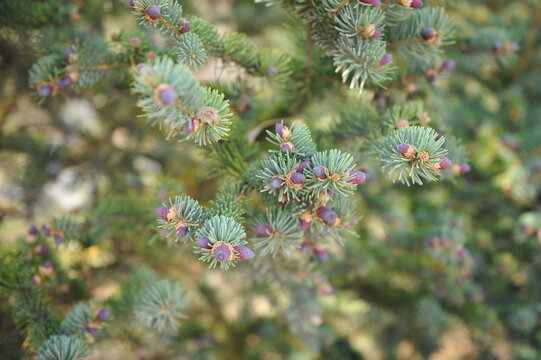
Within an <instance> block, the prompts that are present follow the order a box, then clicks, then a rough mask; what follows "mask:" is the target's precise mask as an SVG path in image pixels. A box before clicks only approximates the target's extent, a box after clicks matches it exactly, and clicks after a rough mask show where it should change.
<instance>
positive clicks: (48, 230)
mask: <svg viewBox="0 0 541 360" xmlns="http://www.w3.org/2000/svg"><path fill="white" fill-rule="evenodd" d="M41 230H42V231H43V233H44V234H45V236H51V228H49V227H48V226H47V225H41Z"/></svg>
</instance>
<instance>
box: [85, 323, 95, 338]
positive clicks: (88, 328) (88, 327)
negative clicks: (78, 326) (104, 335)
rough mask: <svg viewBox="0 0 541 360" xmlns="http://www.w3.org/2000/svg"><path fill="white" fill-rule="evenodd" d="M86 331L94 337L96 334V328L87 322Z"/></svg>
mask: <svg viewBox="0 0 541 360" xmlns="http://www.w3.org/2000/svg"><path fill="white" fill-rule="evenodd" d="M86 331H87V332H88V333H89V334H90V335H92V336H93V337H96V335H98V328H97V327H96V326H95V325H93V324H87V325H86Z"/></svg>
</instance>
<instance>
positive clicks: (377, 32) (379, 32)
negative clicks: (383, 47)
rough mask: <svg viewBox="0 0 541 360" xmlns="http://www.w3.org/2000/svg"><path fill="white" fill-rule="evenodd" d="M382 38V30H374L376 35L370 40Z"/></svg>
mask: <svg viewBox="0 0 541 360" xmlns="http://www.w3.org/2000/svg"><path fill="white" fill-rule="evenodd" d="M380 36H381V31H380V29H376V30H374V33H373V34H372V36H370V39H377V38H379V37H380Z"/></svg>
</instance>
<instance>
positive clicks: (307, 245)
mask: <svg viewBox="0 0 541 360" xmlns="http://www.w3.org/2000/svg"><path fill="white" fill-rule="evenodd" d="M310 249H312V245H311V244H310V243H309V242H308V241H305V242H303V243H302V245H301V252H303V253H307V252H308V251H310Z"/></svg>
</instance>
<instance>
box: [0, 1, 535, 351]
mask: <svg viewBox="0 0 541 360" xmlns="http://www.w3.org/2000/svg"><path fill="white" fill-rule="evenodd" d="M182 3H183V6H184V9H185V11H189V12H191V13H195V14H198V15H200V16H202V17H204V18H205V19H207V20H209V21H211V20H212V22H213V23H217V24H219V25H220V27H222V28H224V29H226V30H227V31H229V32H231V31H233V30H238V31H243V32H247V33H249V34H250V36H251V37H252V38H254V39H255V40H256V41H257V43H258V44H262V45H270V46H280V47H282V48H283V49H285V50H292V49H299V48H302V47H303V46H304V45H305V42H306V34H305V32H303V31H300V30H299V27H298V26H299V24H298V21H297V19H293V18H291V19H290V18H286V19H284V17H283V12H281V11H280V9H279V8H278V7H277V6H271V7H265V6H264V5H263V4H254V3H253V2H252V1H250V0H243V1H218V0H208V1H203V2H193V4H192V3H190V2H187V1H183V2H182ZM425 3H426V4H431V5H432V4H439V3H443V4H444V5H445V7H446V10H447V11H448V13H449V14H451V15H452V16H453V17H454V28H455V33H454V35H453V36H454V41H455V44H454V45H452V46H448V47H446V52H447V55H448V56H449V57H450V58H452V59H454V60H455V61H456V66H455V68H454V69H453V70H452V72H444V71H442V72H441V73H439V75H438V79H437V80H436V81H435V82H430V81H427V80H426V79H423V78H421V79H419V78H411V77H409V76H403V77H399V78H398V79H397V80H396V81H394V82H393V83H392V85H391V86H389V87H388V89H387V90H370V89H369V90H368V91H366V93H365V94H364V95H363V96H362V97H361V98H359V97H358V96H357V95H351V93H348V92H347V91H346V90H345V89H344V88H343V87H342V86H338V85H337V84H335V83H331V82H329V81H328V79H326V78H325V76H327V75H328V76H333V71H334V69H333V68H332V67H330V66H329V65H328V62H326V61H325V60H324V56H323V51H322V50H321V49H319V48H317V47H316V48H315V49H314V54H315V55H314V59H313V64H312V72H313V73H314V74H319V75H321V76H320V77H317V78H314V79H313V80H312V81H310V82H302V81H301V79H297V80H299V83H297V84H295V86H293V87H291V88H281V89H279V90H276V89H274V88H273V85H268V84H264V86H263V87H262V88H263V91H262V92H261V93H256V92H254V88H257V87H258V86H259V85H260V84H259V81H264V80H254V79H248V78H246V77H243V76H238V77H237V76H232V75H231V74H227V72H226V73H225V74H224V73H223V72H222V74H221V76H219V77H218V80H216V79H215V78H214V76H213V74H212V73H211V74H209V73H208V72H205V71H200V72H198V73H197V74H196V76H197V77H198V78H200V79H201V81H207V80H208V79H212V81H211V85H213V86H215V87H218V88H220V89H221V90H222V91H223V92H224V93H226V95H227V97H228V98H229V99H230V101H231V103H232V105H233V107H234V109H235V111H236V113H237V116H239V117H240V118H242V120H243V121H242V124H241V125H239V124H235V123H234V125H233V130H234V131H237V132H238V133H240V134H242V135H246V137H248V138H253V139H255V140H256V142H257V143H260V144H261V145H262V147H263V146H267V144H265V142H264V131H262V130H264V128H266V127H268V125H270V124H272V123H273V121H271V122H269V120H274V122H275V121H276V120H279V119H281V118H286V119H297V118H302V119H303V120H304V121H306V122H307V123H309V124H310V126H311V127H312V129H313V135H314V139H315V140H316V142H317V143H318V146H319V147H320V148H331V147H333V146H335V144H336V143H337V142H339V143H340V147H341V148H342V149H344V150H347V151H350V152H351V153H352V154H353V155H354V156H355V158H356V159H358V160H357V163H358V164H359V165H360V166H361V167H363V168H364V169H365V170H366V172H367V173H369V174H370V181H369V182H367V183H366V184H365V185H364V186H363V187H360V188H359V190H358V198H359V201H358V202H359V209H358V212H359V213H362V214H364V218H363V219H362V220H360V222H359V224H358V225H357V226H356V227H355V228H354V229H355V230H356V231H357V232H358V234H359V235H360V236H359V237H358V238H352V239H349V240H347V241H345V244H344V247H338V246H335V245H330V246H328V247H326V248H325V249H323V248H317V247H316V248H313V249H311V251H310V252H309V253H296V254H294V255H292V256H290V257H287V258H285V257H276V258H272V259H271V260H270V261H269V260H268V258H267V259H265V261H262V260H260V259H257V258H256V259H255V261H254V262H253V263H247V264H242V266H238V267H237V268H235V269H234V270H232V271H231V270H230V271H229V272H227V273H226V272H223V271H222V272H221V271H219V270H207V269H206V265H204V264H201V263H199V262H198V261H197V260H196V259H194V257H193V254H191V251H189V249H186V248H183V247H177V246H173V245H171V244H168V243H167V242H166V241H163V238H164V236H163V234H160V233H159V232H157V230H156V219H155V215H154V213H153V212H154V208H155V207H156V206H160V205H161V204H162V203H163V202H165V201H166V200H167V199H168V198H169V197H172V196H174V195H176V194H178V193H180V192H183V193H187V194H190V195H193V196H195V195H197V198H198V200H199V201H200V202H201V203H202V204H204V205H207V204H209V203H210V201H211V200H212V199H214V198H215V194H216V193H217V191H218V188H219V187H220V186H222V185H223V182H224V181H223V179H224V176H225V175H224V174H227V171H233V172H234V173H245V172H249V169H248V170H247V169H246V167H244V166H238V167H236V168H233V169H232V168H227V170H225V169H226V166H223V165H224V163H225V164H226V165H227V161H228V160H227V158H226V157H225V156H222V157H221V156H218V155H217V156H214V157H212V158H211V157H209V156H208V154H209V153H212V152H218V153H219V152H220V150H219V149H213V150H210V151H209V150H208V149H207V150H201V149H195V148H194V147H192V146H191V145H189V144H187V143H185V142H181V143H173V142H169V141H166V140H165V139H164V136H163V133H162V132H161V131H160V129H157V128H153V127H149V126H148V125H146V124H145V122H144V121H143V120H142V119H141V118H139V117H138V114H139V113H138V112H137V110H136V107H135V99H134V98H133V97H132V96H130V95H129V94H128V93H127V92H126V91H118V89H120V88H122V87H125V86H126V85H127V84H128V83H129V79H127V78H122V77H119V78H115V79H113V80H114V81H109V80H110V79H108V80H107V81H103V82H102V83H100V86H99V87H95V88H94V89H92V90H80V91H79V93H68V94H66V95H65V96H64V95H63V96H62V98H60V97H56V98H54V99H52V100H49V101H47V102H45V103H43V104H42V105H41V106H38V105H39V104H38V103H39V99H37V98H36V97H35V96H34V95H31V92H30V89H29V88H28V72H29V69H30V66H31V65H32V64H33V63H35V62H36V61H37V59H38V58H40V57H42V56H43V55H45V54H50V53H57V54H58V53H61V51H63V50H62V49H63V48H64V47H65V46H68V45H69V44H70V41H71V39H73V38H79V39H85V38H92V37H94V36H104V37H105V38H110V37H111V35H112V34H113V33H117V34H118V33H119V32H120V30H121V29H126V30H127V31H128V30H130V31H131V30H135V21H134V19H133V17H132V15H131V14H130V11H129V4H127V1H126V2H124V1H113V0H107V1H105V0H90V1H70V0H48V1H32V0H24V1H23V0H17V1H4V2H2V3H0V79H1V80H0V91H1V95H0V121H1V123H0V124H1V128H0V163H1V165H2V166H1V171H0V184H1V187H0V205H1V206H0V218H1V219H2V223H1V224H0V234H1V236H2V245H1V247H0V296H1V299H2V301H0V339H1V340H0V354H2V359H4V358H5V359H20V358H31V354H35V353H36V352H37V350H38V348H39V345H41V344H43V343H44V342H45V341H46V339H48V338H50V335H52V334H55V333H56V332H57V331H58V329H59V327H61V325H60V324H61V321H62V320H63V319H65V318H66V316H67V315H68V314H69V313H70V311H73V309H74V307H75V305H76V304H77V303H78V302H79V301H87V300H88V299H91V298H92V299H95V301H98V302H100V304H103V306H106V307H108V308H110V309H111V310H112V316H111V318H110V319H109V320H108V321H107V322H104V324H100V326H99V329H98V333H97V334H98V335H97V336H95V337H93V336H90V335H89V333H88V329H87V334H86V335H85V336H87V338H86V340H87V342H88V344H89V348H90V349H91V351H92V352H91V355H90V357H88V358H89V359H100V358H107V359H121V358H135V357H138V358H148V359H150V358H152V359H163V358H171V359H177V358H178V359H214V358H217V359H290V358H291V359H309V358H314V359H415V358H428V357H429V356H431V355H432V356H434V358H436V359H456V358H467V359H524V360H534V359H539V358H540V357H541V350H539V349H541V324H540V318H541V317H540V316H541V298H540V296H539V294H540V293H541V284H540V283H539V281H538V278H539V276H540V275H541V274H540V265H541V263H540V260H541V256H540V251H541V249H540V243H541V197H540V190H541V160H540V159H541V122H540V121H539V118H540V116H541V103H540V101H539V99H540V98H541V81H539V80H540V79H541V34H540V32H541V3H540V2H538V1H536V0H527V1H523V2H515V1H507V0H499V1H490V0H485V1H476V2H471V1H464V0H457V1H452V2H451V1H449V2H441V1H436V0H426V1H425ZM8 10H9V11H8ZM284 22H286V23H287V24H286V26H283V25H284V24H283V23H284ZM288 29H296V30H297V31H296V35H295V36H293V35H292V34H291V33H290V32H288ZM149 41H150V42H152V43H160V41H163V39H161V38H160V37H159V36H158V35H157V34H156V33H155V32H152V31H150V32H149ZM512 43H516V45H517V46H518V50H517V51H510V49H511V47H512V46H515V45H513V44H512ZM288 53H291V51H288ZM294 55H295V56H294V57H293V59H292V61H293V64H294V65H295V66H296V65H298V64H305V63H306V57H305V54H304V53H301V52H294ZM219 70H220V69H219V66H218V73H220V71H219ZM211 72H212V71H211ZM303 81H304V80H303ZM269 87H270V89H269ZM271 90H272V91H271ZM276 94H278V95H276ZM405 100H416V101H419V103H422V104H423V106H424V110H425V111H426V112H427V115H426V116H427V117H428V120H429V121H430V124H431V126H433V127H434V128H436V129H437V130H439V131H440V132H441V133H442V134H444V135H445V137H446V141H447V142H448V143H451V142H453V141H455V140H454V139H461V140H462V142H463V144H464V145H460V144H457V145H456V146H455V145H453V146H449V147H450V148H452V149H454V152H455V153H454V154H453V153H452V152H451V151H450V155H449V156H450V157H451V158H452V159H453V161H454V162H455V164H454V165H453V167H452V168H451V170H452V171H451V172H450V173H449V174H446V178H447V179H446V180H448V181H442V182H439V183H432V184H427V185H424V187H423V188H422V189H420V188H418V187H412V188H408V187H406V186H402V185H393V184H391V182H390V181H388V179H387V176H386V175H385V174H383V175H380V174H378V172H377V171H376V168H375V163H374V161H372V156H373V155H372V153H371V152H370V151H369V149H367V148H366V146H364V145H363V143H362V142H359V138H358V136H359V135H363V136H368V135H367V129H366V128H365V127H359V126H357V125H358V122H356V119H357V117H358V116H362V117H363V118H367V119H370V120H371V121H373V122H375V124H378V125H379V126H380V127H381V128H382V133H386V132H387V131H389V130H390V128H394V126H395V124H396V122H397V121H398V120H399V119H404V118H406V120H408V121H409V122H410V123H411V124H415V125H418V124H422V121H426V119H427V117H425V116H420V115H421V114H417V115H415V114H413V113H411V114H410V113H409V111H407V110H408V109H399V108H397V107H395V106H393V105H396V104H402V103H404V101H405ZM359 101H361V102H363V103H364V104H369V105H370V106H371V107H370V108H367V107H366V108H365V107H361V108H359V106H357V105H356V104H358V102H359ZM376 110H377V113H376ZM401 111H402V112H401ZM415 113H417V111H415ZM397 114H400V115H397ZM379 119H382V121H381V122H379ZM235 126H237V128H235ZM254 129H255V132H251V131H253V130H254ZM234 141H238V143H239V144H241V145H242V144H244V142H243V141H244V140H243V139H234ZM239 146H240V145H239ZM231 151H233V150H231ZM222 154H223V153H222ZM231 156H238V154H232V155H231ZM255 156H256V154H253V153H250V154H249V155H248V156H247V157H249V158H252V157H255ZM455 159H460V161H456V160H455ZM249 215H250V216H252V215H253V214H249ZM32 222H35V223H39V224H42V223H47V224H50V226H51V227H52V229H53V231H55V230H56V231H58V233H59V234H60V233H62V236H63V242H62V244H60V245H57V244H56V243H55V239H54V236H53V235H51V236H49V237H45V236H44V235H43V234H42V233H41V230H40V234H41V235H39V237H38V240H35V239H33V237H32V236H31V235H28V234H27V233H28V228H29V226H30V224H31V223H32ZM34 240H35V241H34ZM41 246H48V248H49V251H44V248H43V247H41ZM312 250H313V251H312ZM326 257H328V261H322V260H325V259H326ZM44 261H50V262H51V263H52V266H53V269H54V272H53V273H52V274H51V273H47V270H46V269H44V268H43V266H44ZM40 266H41V267H40ZM46 273H47V274H48V275H45V274H46ZM156 274H159V276H158V275H156ZM36 275H38V276H39V279H41V282H40V281H39V280H38V278H36ZM158 277H164V278H167V279H169V280H170V281H174V282H178V283H179V284H181V286H182V288H183V289H184V294H183V295H182V294H179V293H178V292H177V291H176V290H174V289H175V287H174V285H167V288H168V289H170V290H171V291H170V292H168V293H167V294H166V295H167V296H174V297H176V298H177V299H179V300H181V299H182V300H183V299H184V298H183V297H182V296H184V295H185V296H186V297H187V298H188V299H189V305H187V307H186V308H184V309H182V311H181V312H182V314H184V315H185V316H186V318H185V319H180V321H179V324H180V326H179V327H178V328H177V329H176V330H169V331H167V332H165V333H159V332H156V331H155V330H151V329H148V328H146V327H145V326H144V323H145V321H139V320H138V319H136V317H135V315H134V314H136V312H137V310H133V309H137V306H138V304H139V306H141V304H145V302H144V301H142V300H141V299H140V297H138V296H139V295H140V294H141V289H142V288H143V286H144V285H145V284H147V283H157V279H158ZM36 282H40V283H39V284H38V286H39V287H36ZM16 289H18V290H16ZM180 302H182V301H180ZM100 306H102V305H100ZM160 306H161V305H160ZM28 309H33V311H30V312H29V311H28ZM44 309H47V310H46V311H44ZM96 309H97V308H96ZM96 309H95V310H96ZM89 316H90V315H89ZM92 316H95V315H94V314H93V315H92ZM147 320H148V319H147ZM146 322H147V323H148V322H149V321H146ZM150 323H152V321H150ZM110 324H114V326H111V325H110ZM27 326H30V329H32V330H30V331H25V330H24V329H27ZM19 330H23V331H19ZM74 342H75V341H74Z"/></svg>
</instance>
